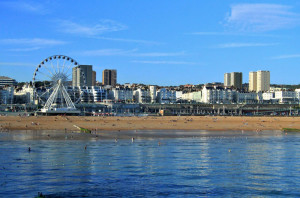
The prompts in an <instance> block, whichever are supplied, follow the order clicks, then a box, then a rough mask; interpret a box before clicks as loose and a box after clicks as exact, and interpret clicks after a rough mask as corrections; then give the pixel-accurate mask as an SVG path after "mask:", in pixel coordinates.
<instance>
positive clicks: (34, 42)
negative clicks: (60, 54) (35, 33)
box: [0, 38, 66, 46]
mask: <svg viewBox="0 0 300 198" xmlns="http://www.w3.org/2000/svg"><path fill="white" fill-rule="evenodd" d="M0 44H9V45H30V46H49V45H63V44H66V42H65V41H60V40H54V39H41V38H33V39H1V40H0Z"/></svg>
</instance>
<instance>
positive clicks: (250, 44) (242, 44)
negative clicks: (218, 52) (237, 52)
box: [216, 43, 278, 48]
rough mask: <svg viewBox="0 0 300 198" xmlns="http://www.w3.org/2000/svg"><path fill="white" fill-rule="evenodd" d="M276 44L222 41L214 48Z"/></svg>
mask: <svg viewBox="0 0 300 198" xmlns="http://www.w3.org/2000/svg"><path fill="white" fill-rule="evenodd" d="M274 45H278V43H223V44H219V45H217V46H216V48H238V47H267V46H274Z"/></svg>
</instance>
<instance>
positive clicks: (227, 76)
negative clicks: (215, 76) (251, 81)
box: [224, 73, 231, 87]
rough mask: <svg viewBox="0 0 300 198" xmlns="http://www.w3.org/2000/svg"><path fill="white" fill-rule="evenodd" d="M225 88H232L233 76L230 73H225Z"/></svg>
mask: <svg viewBox="0 0 300 198" xmlns="http://www.w3.org/2000/svg"><path fill="white" fill-rule="evenodd" d="M224 86H225V87H230V86H231V75H230V73H225V74H224Z"/></svg>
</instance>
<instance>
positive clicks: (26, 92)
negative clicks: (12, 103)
mask: <svg viewBox="0 0 300 198" xmlns="http://www.w3.org/2000/svg"><path fill="white" fill-rule="evenodd" d="M14 95H15V97H16V98H17V99H19V100H21V101H23V102H24V103H34V100H33V88H32V87H30V86H29V85H28V84H25V85H24V86H23V87H22V89H21V90H19V91H16V90H15V92H14ZM17 102H18V101H17Z"/></svg>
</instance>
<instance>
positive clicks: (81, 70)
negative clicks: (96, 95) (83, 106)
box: [72, 65, 93, 87]
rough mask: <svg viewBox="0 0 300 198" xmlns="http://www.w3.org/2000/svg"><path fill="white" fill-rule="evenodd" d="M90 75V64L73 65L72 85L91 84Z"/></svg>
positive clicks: (91, 73)
mask: <svg viewBox="0 0 300 198" xmlns="http://www.w3.org/2000/svg"><path fill="white" fill-rule="evenodd" d="M92 75H93V66H92V65H78V66H77V67H74V68H73V70H72V86H73V87H76V86H78V87H79V86H92ZM84 79H85V83H84Z"/></svg>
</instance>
